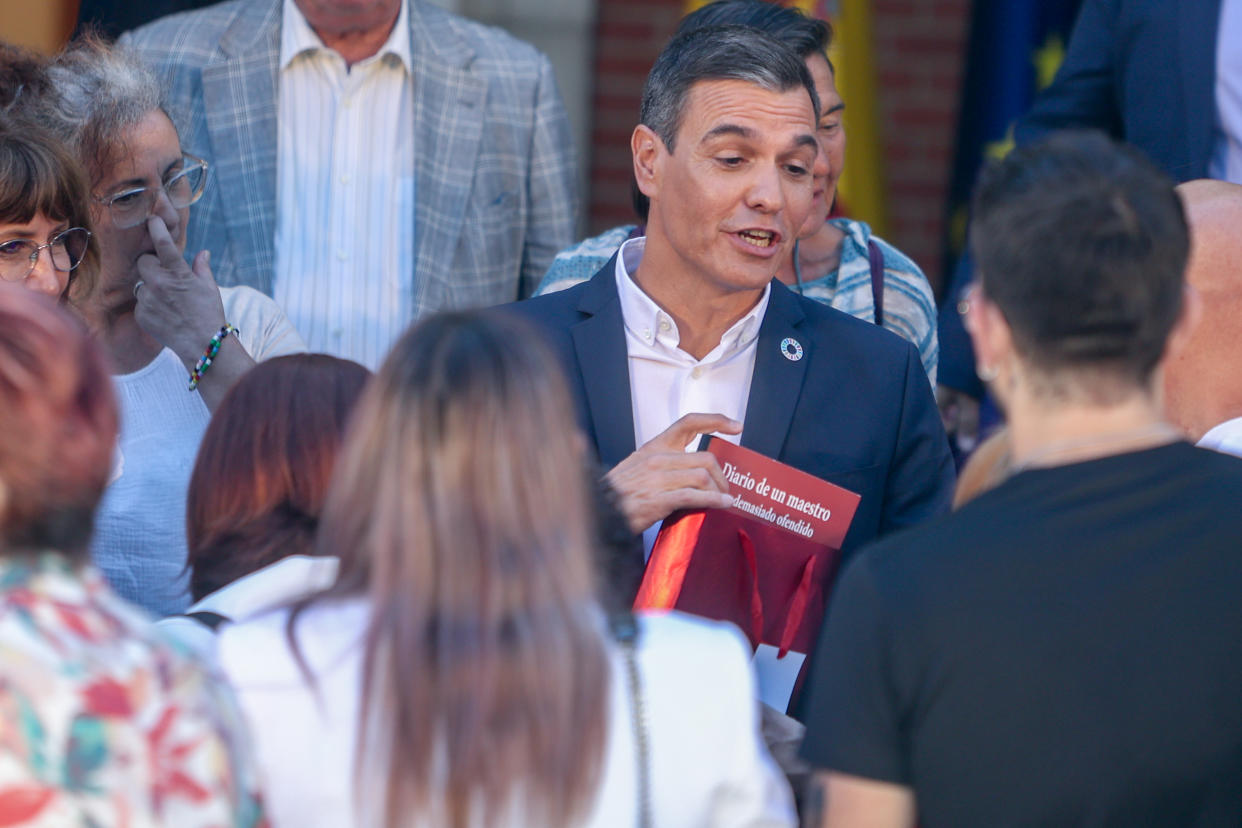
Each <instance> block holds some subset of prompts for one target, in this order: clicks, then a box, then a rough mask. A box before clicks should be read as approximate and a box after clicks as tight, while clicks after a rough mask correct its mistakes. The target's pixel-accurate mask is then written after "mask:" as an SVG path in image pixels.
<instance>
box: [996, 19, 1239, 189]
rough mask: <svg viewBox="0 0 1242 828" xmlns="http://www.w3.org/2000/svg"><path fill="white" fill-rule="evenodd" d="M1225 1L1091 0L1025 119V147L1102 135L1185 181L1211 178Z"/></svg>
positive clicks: (1021, 132)
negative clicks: (1092, 132)
mask: <svg viewBox="0 0 1242 828" xmlns="http://www.w3.org/2000/svg"><path fill="white" fill-rule="evenodd" d="M1219 22H1220V0H1086V2H1085V3H1083V7H1082V11H1081V12H1080V13H1079V16H1078V22H1077V23H1076V24H1075V26H1074V33H1073V35H1072V37H1071V38H1070V43H1069V50H1068V52H1067V53H1066V55H1065V62H1064V63H1062V64H1061V69H1060V71H1058V72H1057V76H1056V80H1054V81H1053V83H1052V85H1051V86H1049V87H1048V88H1047V89H1045V90H1044V92H1043V93H1042V94H1041V95H1040V96H1039V98H1037V99H1036V101H1035V104H1034V106H1032V108H1031V111H1030V112H1029V113H1028V114H1027V115H1026V116H1025V117H1024V118H1023V119H1022V120H1021V121H1019V122H1018V124H1017V127H1016V128H1015V130H1014V137H1015V139H1016V140H1017V142H1018V143H1019V144H1022V143H1028V142H1030V141H1031V140H1033V139H1035V138H1037V137H1039V136H1040V135H1043V134H1045V133H1047V132H1050V131H1052V130H1055V129H1064V128H1067V127H1084V128H1094V129H1100V130H1103V131H1104V132H1107V133H1109V134H1110V135H1112V136H1113V137H1114V138H1118V139H1121V140H1124V141H1127V142H1129V143H1131V144H1133V145H1134V146H1136V147H1138V148H1139V149H1141V150H1143V151H1144V152H1146V153H1147V155H1148V156H1150V157H1151V159H1152V160H1153V161H1155V162H1156V165H1157V166H1158V167H1160V168H1161V169H1163V170H1164V171H1165V172H1166V173H1168V174H1169V175H1170V176H1172V177H1173V178H1174V179H1176V180H1178V181H1188V180H1190V179H1192V178H1204V177H1206V176H1207V171H1208V162H1209V161H1210V160H1211V157H1212V144H1213V137H1214V136H1213V133H1214V131H1215V121H1216V30H1217V27H1218V25H1219Z"/></svg>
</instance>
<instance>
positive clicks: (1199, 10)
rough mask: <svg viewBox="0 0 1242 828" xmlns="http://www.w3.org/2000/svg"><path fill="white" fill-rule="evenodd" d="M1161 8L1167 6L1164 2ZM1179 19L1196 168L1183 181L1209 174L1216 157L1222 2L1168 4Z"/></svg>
mask: <svg viewBox="0 0 1242 828" xmlns="http://www.w3.org/2000/svg"><path fill="white" fill-rule="evenodd" d="M1161 5H1162V6H1164V5H1165V4H1164V2H1163V0H1162V2H1161ZM1167 11H1168V13H1171V14H1172V15H1173V16H1174V17H1176V18H1177V24H1176V25H1177V26H1178V36H1179V41H1180V45H1181V72H1180V73H1179V74H1180V75H1181V79H1180V80H1181V83H1182V95H1183V98H1184V100H1185V101H1186V112H1187V113H1188V118H1187V120H1186V123H1185V124H1184V125H1183V126H1184V128H1185V129H1186V145H1187V146H1188V147H1189V158H1188V160H1189V161H1190V163H1191V164H1193V165H1194V168H1193V169H1191V170H1189V171H1187V172H1184V173H1182V174H1179V175H1178V176H1177V177H1178V178H1179V179H1184V178H1199V177H1202V176H1205V175H1207V174H1208V165H1209V164H1210V163H1211V157H1212V129H1213V125H1214V124H1215V122H1216V118H1215V112H1216V34H1217V29H1218V28H1219V26H1220V0H1182V2H1179V3H1168V4H1167Z"/></svg>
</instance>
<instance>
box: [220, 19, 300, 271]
mask: <svg viewBox="0 0 1242 828" xmlns="http://www.w3.org/2000/svg"><path fill="white" fill-rule="evenodd" d="M280 11H281V4H280V2H279V0H268V2H251V3H246V4H242V5H241V7H240V12H239V14H238V16H237V18H236V19H235V20H234V21H233V24H232V25H231V26H230V27H229V28H228V30H227V31H226V32H225V33H224V36H223V37H222V38H221V39H220V56H219V57H217V58H215V59H213V60H211V61H210V62H209V63H208V64H207V65H206V66H204V67H203V107H204V110H205V112H206V116H207V130H208V134H209V135H210V136H211V145H212V147H213V149H214V151H213V153H212V157H213V158H214V159H215V161H216V163H215V165H214V167H215V178H216V183H215V186H217V187H219V189H220V204H221V206H222V209H223V210H224V217H225V220H226V222H227V224H228V228H229V236H230V238H231V240H232V243H231V245H230V246H231V248H232V249H233V250H234V251H240V254H239V260H238V261H237V262H236V263H235V265H236V268H237V274H238V278H239V281H241V282H242V283H246V284H251V285H253V286H254V287H256V288H258V289H259V290H262V291H263V292H265V293H268V294H270V293H271V291H272V272H273V267H274V264H275V255H274V248H275V239H276V144H277V130H276V118H277V112H278V96H277V93H278V91H279V90H278V88H277V78H276V75H277V71H278V66H277V64H278V63H279V61H280Z"/></svg>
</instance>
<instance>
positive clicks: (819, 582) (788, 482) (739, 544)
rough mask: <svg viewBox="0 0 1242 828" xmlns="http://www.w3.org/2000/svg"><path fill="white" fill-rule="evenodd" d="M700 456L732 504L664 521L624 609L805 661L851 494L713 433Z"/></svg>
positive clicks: (852, 505)
mask: <svg viewBox="0 0 1242 828" xmlns="http://www.w3.org/2000/svg"><path fill="white" fill-rule="evenodd" d="M700 450H705V451H710V452H711V453H712V454H714V455H716V460H717V462H719V463H720V468H721V469H722V470H723V471H724V474H725V479H726V480H727V481H728V482H729V493H730V494H731V495H733V505H732V506H730V507H729V508H727V509H707V510H703V509H696V510H691V511H682V512H676V513H674V514H672V515H670V516H669V517H668V518H666V519H665V521H664V524H663V526H662V527H661V528H660V531H659V534H658V535H657V536H656V541H655V545H654V546H653V547H652V550H651V557H650V558H649V559H648V561H647V568H646V570H645V572H644V574H643V581H642V585H641V586H640V587H639V590H638V597H637V598H636V599H635V601H634V608H635V609H678V610H681V611H683V612H689V613H692V614H694V615H700V616H703V617H706V618H712V619H715V620H719V621H731V622H733V623H734V624H736V625H737V626H738V627H740V628H741V630H742V631H743V632H744V633H745V634H746V636H747V637H748V638H749V639H750V643H751V646H752V647H755V648H759V647H760V646H761V645H769V646H770V647H771V648H775V650H776V654H775V657H776V658H777V659H784V658H785V657H786V655H787V654H788V653H790V652H794V653H798V654H800V655H802V656H805V654H806V653H809V652H810V651H811V648H812V646H814V643H815V640H816V638H817V637H818V635H819V628H820V625H821V622H822V620H823V615H824V606H825V603H826V601H827V596H828V594H829V592H830V588H831V586H832V582H833V579H834V578H835V577H836V573H837V565H838V563H839V556H840V553H839V550H840V548H841V543H842V541H843V540H844V539H845V534H846V532H847V531H849V528H850V522H851V521H852V520H853V519H854V512H855V510H856V509H857V508H858V501H859V499H860V498H859V496H858V495H857V494H855V493H854V492H851V491H848V490H846V489H843V488H841V487H840V486H834V485H833V484H831V483H828V482H825V481H823V480H820V479H819V478H818V477H814V476H813V475H810V474H807V473H806V472H803V471H799V470H798V469H795V468H793V467H792V466H788V465H786V464H784V463H781V462H778V461H776V460H772V459H771V458H768V457H764V456H763V455H761V454H758V453H756V452H754V451H751V450H750V449H747V448H742V447H741V446H735V445H733V444H732V443H729V442H726V441H724V440H721V439H719V438H716V437H705V438H704V440H703V443H702V444H701V446H700ZM765 649H767V648H765ZM801 662H802V658H799V659H797V665H798V666H799V667H800V666H801ZM796 672H797V668H796V667H795V669H794V673H795V674H796ZM760 678H761V683H762V679H763V677H762V676H761V677H760ZM791 680H792V679H791ZM777 706H778V708H779V707H783V705H777Z"/></svg>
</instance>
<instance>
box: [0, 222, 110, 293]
mask: <svg viewBox="0 0 1242 828" xmlns="http://www.w3.org/2000/svg"><path fill="white" fill-rule="evenodd" d="M90 240H91V231H90V230H87V229H86V228H85V227H70V228H69V229H68V230H62V231H61V232H59V233H57V234H56V235H55V236H52V238H50V239H48V242H47V244H35V243H34V242H33V241H31V240H30V239H9V240H8V241H3V242H0V279H3V280H4V281H6V282H20V281H21V280H22V279H25V278H26V277H27V276H29V275H30V273H31V271H33V270H34V269H35V264H36V263H37V262H38V261H39V253H41V252H42V251H43V249H44V248H50V249H51V251H52V266H53V267H55V268H56V269H57V270H59V271H62V272H64V273H68V272H69V271H71V270H73V269H74V268H75V267H77V266H78V265H80V264H82V257H83V256H85V255H86V245H87V242H89V241H90Z"/></svg>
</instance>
